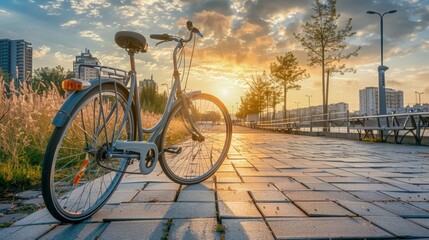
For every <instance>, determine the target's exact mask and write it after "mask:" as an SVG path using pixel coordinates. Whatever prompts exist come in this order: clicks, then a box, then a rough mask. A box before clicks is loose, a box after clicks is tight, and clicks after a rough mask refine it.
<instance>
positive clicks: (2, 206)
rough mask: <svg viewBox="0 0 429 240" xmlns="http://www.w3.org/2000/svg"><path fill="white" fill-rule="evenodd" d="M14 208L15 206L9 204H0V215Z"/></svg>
mask: <svg viewBox="0 0 429 240" xmlns="http://www.w3.org/2000/svg"><path fill="white" fill-rule="evenodd" d="M14 207H15V204H11V203H0V213H3V212H7V211H9V210H11V209H12V208H14Z"/></svg>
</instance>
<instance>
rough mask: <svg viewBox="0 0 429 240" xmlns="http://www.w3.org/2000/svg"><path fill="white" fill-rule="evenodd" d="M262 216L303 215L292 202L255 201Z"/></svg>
mask: <svg viewBox="0 0 429 240" xmlns="http://www.w3.org/2000/svg"><path fill="white" fill-rule="evenodd" d="M257 205H258V208H259V209H260V210H261V211H262V214H263V215H264V217H305V216H306V215H305V213H303V212H302V211H301V210H300V209H299V208H297V207H296V206H295V205H294V204H293V203H280V202H278V203H257Z"/></svg>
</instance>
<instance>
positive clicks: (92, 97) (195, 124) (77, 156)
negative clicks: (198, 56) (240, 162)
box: [42, 21, 232, 223]
mask: <svg viewBox="0 0 429 240" xmlns="http://www.w3.org/2000/svg"><path fill="white" fill-rule="evenodd" d="M187 29H188V30H189V32H190V34H189V38H187V39H183V38H181V37H178V36H174V35H169V34H152V35H150V37H151V38H152V39H156V40H160V42H158V43H157V45H158V44H160V43H164V42H171V41H174V42H177V44H176V47H175V48H174V51H173V70H174V71H173V85H172V87H171V91H170V93H169V97H168V100H167V104H166V107H165V109H164V113H163V114H162V117H161V119H160V120H159V121H158V123H157V124H155V125H154V126H153V127H152V128H149V129H145V128H143V127H142V118H141V114H140V99H139V93H138V90H137V78H136V76H137V72H136V69H135V59H134V55H135V54H137V53H140V52H141V53H145V52H147V48H148V45H147V43H146V39H145V38H144V36H142V35H141V34H139V33H136V32H129V31H121V32H117V33H116V34H115V42H116V44H117V45H118V46H119V47H121V48H123V49H125V50H126V51H127V53H128V55H129V58H130V66H131V70H130V71H129V72H126V71H124V70H120V69H116V68H111V67H106V66H92V65H81V66H79V77H80V70H81V67H90V68H94V69H96V70H97V71H98V78H96V79H94V80H91V81H83V80H80V79H78V78H73V79H67V80H64V81H63V82H62V86H63V88H64V89H65V90H67V91H68V92H71V94H70V95H69V96H68V98H67V100H66V101H65V103H64V104H63V105H62V107H61V108H60V110H59V111H58V113H57V114H56V116H55V117H54V119H53V121H52V124H53V125H54V126H55V129H54V131H53V133H52V136H51V138H50V141H49V143H48V146H47V149H46V154H45V157H44V162H43V168H42V194H43V198H44V200H45V204H46V207H47V209H48V210H49V212H50V213H51V214H52V215H53V216H54V217H55V218H56V219H58V220H59V221H61V222H69V223H74V222H79V221H82V220H84V219H86V218H89V217H90V216H92V215H93V214H94V213H96V212H97V211H98V210H99V209H100V208H101V207H102V206H103V205H104V204H105V203H106V202H107V200H108V199H109V198H110V196H111V195H112V194H113V192H114V191H115V189H116V188H117V186H118V184H119V183H120V181H121V179H122V177H123V175H124V174H126V173H133V174H135V173H136V172H129V171H126V170H127V167H128V166H129V165H131V164H132V163H133V162H134V161H135V160H136V159H137V161H139V170H140V173H141V174H149V173H151V172H152V171H153V170H154V168H155V166H156V163H157V161H158V160H159V162H160V165H161V168H162V170H163V172H164V173H165V174H166V175H167V176H168V177H169V178H170V179H171V180H172V181H174V182H176V183H179V184H185V185H187V184H195V183H199V182H201V181H204V180H206V179H207V178H209V177H210V176H212V175H213V174H214V173H215V171H216V170H217V169H218V168H219V167H220V166H221V164H222V162H223V160H224V159H225V157H226V155H227V153H228V150H229V147H230V143H231V135H232V127H231V125H232V124H231V119H230V116H229V113H228V110H227V108H226V107H225V105H224V104H223V103H222V102H221V101H220V100H219V99H217V98H216V97H214V96H212V95H209V94H206V93H201V91H193V92H189V93H186V91H185V90H186V84H185V88H184V89H182V86H181V82H182V81H183V77H182V79H181V78H180V73H179V66H180V64H181V60H182V59H183V58H184V46H185V45H186V43H188V42H190V41H191V40H192V39H193V37H194V35H200V36H201V37H202V34H201V33H200V31H199V30H198V29H197V28H195V27H194V26H193V24H192V22H190V21H188V22H187ZM194 46H195V38H194ZM192 53H193V50H192ZM178 56H179V57H178ZM191 61H192V59H191ZM184 69H185V68H184ZM189 70H190V65H189V68H188V76H189ZM103 74H104V75H103ZM184 74H185V72H183V76H184ZM102 75H103V76H102ZM105 76H107V77H105ZM128 84H129V87H127V86H128ZM145 134H146V135H148V138H147V140H146V141H144V139H145Z"/></svg>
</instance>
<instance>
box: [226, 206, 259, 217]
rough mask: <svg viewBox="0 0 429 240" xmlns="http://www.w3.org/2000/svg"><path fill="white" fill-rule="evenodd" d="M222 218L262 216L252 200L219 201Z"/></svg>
mask: <svg viewBox="0 0 429 240" xmlns="http://www.w3.org/2000/svg"><path fill="white" fill-rule="evenodd" d="M218 206H219V216H220V217H221V218H260V217H262V216H261V214H260V213H259V211H258V209H257V208H256V206H255V205H254V204H253V203H251V202H219V203H218Z"/></svg>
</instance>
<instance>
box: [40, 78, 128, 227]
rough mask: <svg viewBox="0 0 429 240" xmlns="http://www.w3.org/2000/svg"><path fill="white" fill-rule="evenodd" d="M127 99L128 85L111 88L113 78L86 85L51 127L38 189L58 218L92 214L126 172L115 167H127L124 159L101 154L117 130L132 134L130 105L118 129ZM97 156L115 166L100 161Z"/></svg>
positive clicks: (68, 219) (69, 219)
mask: <svg viewBox="0 0 429 240" xmlns="http://www.w3.org/2000/svg"><path fill="white" fill-rule="evenodd" d="M100 89H102V90H101V98H100ZM116 90H117V92H116V94H115V91H116ZM100 99H101V101H100ZM127 100H128V91H127V90H126V89H124V88H121V87H119V86H118V85H116V88H115V85H114V84H113V83H109V84H103V85H102V86H101V88H99V87H96V88H94V89H92V90H91V91H89V92H88V93H87V94H86V95H85V96H84V97H83V98H82V99H81V100H80V101H79V103H78V104H76V106H75V108H74V110H73V111H72V112H71V113H70V117H69V118H68V120H67V121H66V123H65V124H64V125H63V126H62V127H56V128H55V129H54V131H53V133H52V136H51V139H50V141H49V143H48V146H47V149H46V154H45V157H44V162H43V167H42V195H43V198H44V200H45V204H46V207H47V209H48V210H49V212H50V213H51V214H52V216H54V217H55V218H56V219H57V220H59V221H61V222H68V223H75V222H80V221H82V220H84V219H86V218H88V217H90V216H92V215H93V214H94V213H96V212H97V211H98V210H99V209H100V208H101V207H102V206H103V205H104V204H105V203H106V202H107V201H108V199H109V198H110V196H111V195H112V194H113V192H114V191H115V189H116V187H117V186H118V184H119V183H120V181H121V179H122V177H123V174H124V173H123V172H118V171H125V169H126V168H127V165H128V161H127V159H110V160H106V159H103V157H102V156H103V154H104V151H105V150H106V149H107V148H108V147H106V146H109V145H110V144H111V142H110V139H114V138H115V136H116V134H121V137H120V139H122V140H134V139H135V134H136V126H135V119H136V117H135V114H136V112H135V106H134V105H132V108H131V111H130V113H129V114H128V118H127V121H126V124H125V126H124V128H123V131H121V133H119V125H120V123H121V121H120V120H118V119H123V118H121V116H120V114H121V111H122V117H123V116H125V113H124V112H125V106H126V102H127ZM115 101H116V103H119V104H116V106H118V107H115V103H114V102H115ZM109 107H110V110H109ZM105 110H106V111H105ZM104 112H105V114H104ZM107 113H109V114H107ZM109 115H110V116H111V117H108V116H109ZM96 119H97V120H96ZM102 119H105V120H108V121H103V120H102ZM113 121H114V122H113ZM112 122H113V123H112ZM103 126H106V127H103ZM116 127H118V128H116ZM115 129H116V131H118V132H116V133H115ZM80 134H82V135H80ZM112 142H113V140H112ZM100 162H102V163H103V165H108V166H109V167H111V168H114V169H115V170H118V171H112V170H109V169H107V168H104V167H101V166H100V165H99V163H100ZM103 185H104V187H103ZM103 188H104V189H103ZM97 189H98V192H97ZM76 204H77V205H76ZM82 204H83V206H82Z"/></svg>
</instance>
